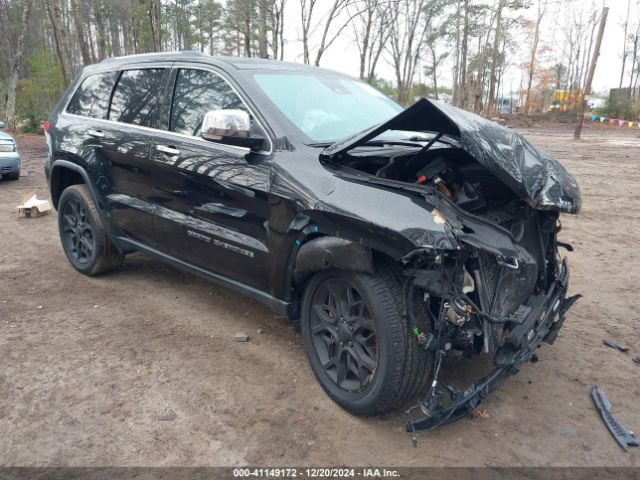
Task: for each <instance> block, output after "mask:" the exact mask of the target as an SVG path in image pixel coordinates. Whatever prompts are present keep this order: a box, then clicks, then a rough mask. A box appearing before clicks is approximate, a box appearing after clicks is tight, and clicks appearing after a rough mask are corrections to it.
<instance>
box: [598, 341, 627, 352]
mask: <svg viewBox="0 0 640 480" xmlns="http://www.w3.org/2000/svg"><path fill="white" fill-rule="evenodd" d="M602 343H604V344H605V345H606V346H607V347H611V348H615V349H616V350H619V351H621V352H625V353H626V352H628V351H629V347H625V346H624V345H619V344H617V343H616V342H614V341H612V340H603V341H602Z"/></svg>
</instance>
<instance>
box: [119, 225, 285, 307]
mask: <svg viewBox="0 0 640 480" xmlns="http://www.w3.org/2000/svg"><path fill="white" fill-rule="evenodd" d="M113 239H114V240H115V241H116V243H117V244H118V245H119V246H121V247H122V248H123V249H125V250H129V249H131V250H136V251H139V252H143V253H147V254H149V255H152V256H154V257H156V258H158V259H160V260H162V261H163V262H165V263H168V264H170V265H173V266H175V267H178V268H181V269H183V270H187V271H189V272H191V273H195V274H196V275H198V276H199V277H202V278H204V279H206V280H211V281H213V282H215V283H217V284H218V285H222V286H223V287H227V288H229V289H231V290H233V291H235V292H238V293H240V294H242V295H246V296H247V297H251V298H253V299H254V300H257V301H259V302H260V303H262V304H264V305H265V306H267V307H269V308H270V309H271V310H273V311H274V312H275V313H277V314H278V315H282V316H284V317H287V318H292V313H293V311H294V309H295V304H294V303H292V302H286V301H284V300H280V299H278V298H275V297H273V296H271V295H269V294H268V293H266V292H263V291H262V290H258V289H257V288H254V287H251V286H249V285H246V284H244V283H241V282H237V281H236V280H233V279H231V278H228V277H225V276H223V275H220V274H218V273H214V272H211V271H209V270H206V269H204V268H201V267H198V266H196V265H193V264H191V263H188V262H185V261H183V260H180V259H178V258H176V257H173V256H171V255H168V254H166V253H163V252H161V251H159V250H156V249H155V248H151V247H148V246H146V245H144V244H142V243H140V242H136V241H135V240H131V239H129V238H125V237H114V238H113Z"/></svg>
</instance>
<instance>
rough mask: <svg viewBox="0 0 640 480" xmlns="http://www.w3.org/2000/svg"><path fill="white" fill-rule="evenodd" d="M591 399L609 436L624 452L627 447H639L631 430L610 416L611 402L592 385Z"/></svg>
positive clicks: (637, 439) (639, 444) (638, 441)
mask: <svg viewBox="0 0 640 480" xmlns="http://www.w3.org/2000/svg"><path fill="white" fill-rule="evenodd" d="M591 397H592V398H593V402H594V403H595V404H596V408H597V409H598V411H599V412H600V416H601V417H602V420H604V423H605V425H606V426H607V428H608V429H609V431H610V432H611V435H613V438H615V439H616V441H617V442H618V443H619V444H620V446H621V447H622V448H623V449H624V451H625V452H626V451H627V450H628V449H629V447H640V438H638V437H636V436H635V434H634V433H633V432H632V431H631V430H629V429H628V428H626V427H625V426H623V425H622V424H620V422H618V421H617V420H616V419H615V418H613V415H612V414H611V402H609V399H608V398H607V396H606V395H605V393H604V391H602V390H601V389H599V388H598V387H596V386H595V385H594V386H593V387H592V388H591Z"/></svg>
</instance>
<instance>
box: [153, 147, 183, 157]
mask: <svg viewBox="0 0 640 480" xmlns="http://www.w3.org/2000/svg"><path fill="white" fill-rule="evenodd" d="M156 150H158V151H159V152H162V153H166V154H167V155H171V156H173V157H175V156H177V155H180V150H178V149H177V148H173V147H169V146H167V145H156Z"/></svg>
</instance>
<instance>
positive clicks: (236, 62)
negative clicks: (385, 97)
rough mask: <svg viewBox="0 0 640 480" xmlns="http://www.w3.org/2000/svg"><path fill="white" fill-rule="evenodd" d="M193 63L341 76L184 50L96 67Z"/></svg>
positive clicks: (268, 61) (118, 59) (316, 69)
mask: <svg viewBox="0 0 640 480" xmlns="http://www.w3.org/2000/svg"><path fill="white" fill-rule="evenodd" d="M170 61H182V62H185V61H186V62H194V63H206V64H210V65H216V66H218V67H222V68H225V67H226V68H227V69H228V68H229V67H232V68H235V69H237V70H287V71H307V72H323V73H327V74H332V75H342V74H341V73H339V72H335V71H333V70H327V69H324V68H320V67H315V66H312V65H304V64H301V63H294V62H283V61H280V60H272V59H265V58H255V57H231V56H212V55H208V54H206V53H203V52H199V51H195V50H186V51H181V52H162V53H143V54H140V55H128V56H123V57H112V58H107V59H105V60H103V61H102V62H100V63H99V64H98V65H103V66H107V65H109V66H111V65H114V64H115V65H127V64H131V63H147V62H170Z"/></svg>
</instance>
